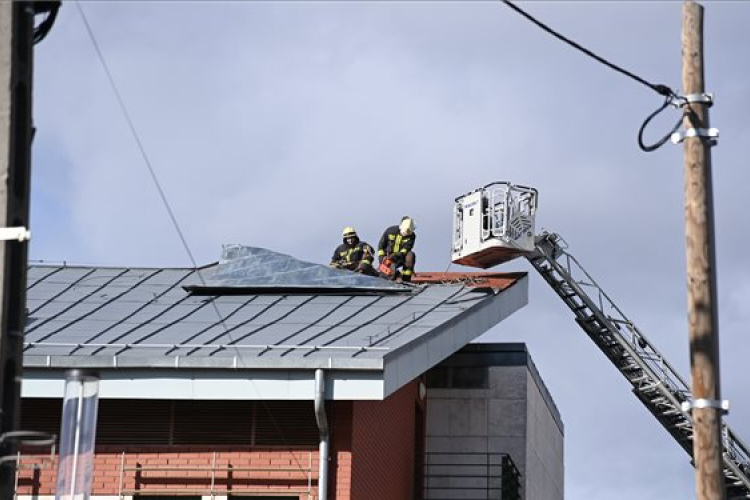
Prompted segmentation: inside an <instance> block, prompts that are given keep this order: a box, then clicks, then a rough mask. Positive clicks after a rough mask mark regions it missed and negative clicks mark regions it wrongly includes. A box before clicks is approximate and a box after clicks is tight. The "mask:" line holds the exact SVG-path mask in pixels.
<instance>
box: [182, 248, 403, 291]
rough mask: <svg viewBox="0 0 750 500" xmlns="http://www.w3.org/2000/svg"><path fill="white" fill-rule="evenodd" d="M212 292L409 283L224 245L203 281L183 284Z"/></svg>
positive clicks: (386, 287)
mask: <svg viewBox="0 0 750 500" xmlns="http://www.w3.org/2000/svg"><path fill="white" fill-rule="evenodd" d="M185 288H186V289H187V290H189V291H191V292H194V293H201V294H213V293H216V292H217V290H223V291H224V292H225V293H226V292H232V291H235V292H236V291H238V290H242V289H248V288H249V289H256V288H269V289H314V290H318V291H321V290H359V291H379V292H389V291H390V292H408V291H410V290H411V288H410V287H409V286H406V285H400V284H397V283H394V282H392V281H389V280H385V279H382V278H378V277H373V276H367V275H364V274H359V273H354V272H351V271H345V270H340V269H334V268H331V267H330V266H325V265H321V264H315V263H312V262H305V261H303V260H299V259H296V258H294V257H292V256H290V255H286V254H282V253H278V252H273V251H271V250H267V249H265V248H258V247H250V246H243V245H224V249H223V251H222V255H221V260H220V261H219V263H218V265H217V266H216V267H215V268H214V269H213V272H212V273H211V274H209V275H208V279H206V280H205V283H201V284H195V285H189V286H186V287H185Z"/></svg>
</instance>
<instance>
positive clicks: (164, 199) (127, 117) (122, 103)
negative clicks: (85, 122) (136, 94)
mask: <svg viewBox="0 0 750 500" xmlns="http://www.w3.org/2000/svg"><path fill="white" fill-rule="evenodd" d="M75 3H76V6H77V7H78V12H80V14H81V18H82V19H83V23H84V24H85V26H86V31H88V34H89V38H90V39H91V42H92V44H93V45H94V49H95V50H96V53H97V55H98V57H99V61H100V62H101V64H102V67H103V68H104V72H105V73H106V74H107V79H108V80H109V84H110V86H111V87H112V90H113V91H114V93H115V97H117V102H118V103H119V105H120V109H121V110H122V113H123V115H124V116H125V120H126V121H127V123H128V126H129V127H130V132H131V133H132V134H133V137H134V138H135V142H136V144H137V145H138V149H139V150H140V152H141V156H142V157H143V161H144V163H145V164H146V166H147V167H148V171H149V173H150V174H151V179H152V180H153V181H154V184H155V185H156V189H157V190H158V191H159V196H160V197H161V200H162V202H163V204H164V207H165V208H166V210H167V212H168V213H169V218H170V219H171V221H172V225H173V226H174V227H175V230H176V231H177V234H178V235H179V237H180V241H181V242H182V246H183V247H184V249H185V252H186V253H187V255H188V257H189V258H190V262H191V263H192V264H193V269H194V270H195V272H196V274H197V275H198V278H199V279H200V281H201V283H202V284H203V285H205V284H206V282H205V279H204V278H203V275H202V274H201V271H200V269H198V264H197V263H196V260H195V257H194V256H193V252H192V251H191V250H190V246H189V245H188V243H187V240H186V239H185V236H184V234H183V232H182V230H181V229H180V225H179V224H178V223H177V217H176V216H175V214H174V211H173V210H172V207H171V206H170V204H169V200H167V196H166V194H165V193H164V190H163V189H162V187H161V184H160V183H159V179H158V178H157V177H156V172H155V170H154V167H153V165H152V164H151V160H149V157H148V154H146V148H145V147H144V146H143V142H142V141H141V138H140V135H139V134H138V130H137V129H136V128H135V124H134V122H133V120H132V118H131V117H130V113H129V112H128V108H127V106H125V101H124V100H123V98H122V95H121V94H120V91H119V89H118V88H117V85H116V84H115V80H114V78H113V77H112V72H111V71H110V70H109V66H108V65H107V62H106V60H105V59H104V54H103V53H102V51H101V49H100V48H99V43H98V42H97V39H96V36H95V35H94V31H93V30H92V29H91V25H90V24H89V21H88V18H87V17H86V13H85V12H84V10H83V8H82V7H81V3H80V1H76V2H75ZM210 303H211V305H212V306H213V309H214V311H215V312H216V315H217V316H218V318H219V322H220V323H221V326H222V327H223V329H224V334H225V335H226V336H227V338H228V339H229V340H230V343H234V339H233V338H232V335H231V333H230V331H229V328H228V327H227V325H226V322H225V321H224V316H222V314H221V312H220V311H219V307H218V306H217V305H216V301H215V300H213V299H211V300H210ZM234 347H235V351H236V353H237V357H238V358H239V360H240V361H241V362H243V363H244V361H245V360H244V357H243V355H242V352H241V351H240V349H239V348H238V347H237V346H234ZM250 381H251V383H252V384H253V386H255V382H254V381H253V380H252V379H250ZM256 392H258V393H260V391H258V389H257V387H256ZM261 404H262V405H263V407H264V408H265V409H266V411H267V412H268V414H269V416H270V417H271V423H272V424H273V425H274V427H275V428H276V431H277V432H278V433H279V435H280V436H281V440H282V441H283V442H284V444H285V445H286V446H287V448H289V451H290V452H292V453H291V455H292V458H293V460H294V461H295V463H296V464H297V467H298V468H299V469H300V471H304V469H303V467H302V464H300V462H299V460H298V459H297V456H296V455H295V454H294V453H293V450H292V447H291V445H290V444H289V442H288V440H287V438H286V436H285V435H284V433H283V431H282V429H281V427H280V426H279V424H278V422H276V419H275V418H274V416H273V414H272V413H271V412H270V410H269V409H268V406H267V404H266V402H265V401H264V400H261Z"/></svg>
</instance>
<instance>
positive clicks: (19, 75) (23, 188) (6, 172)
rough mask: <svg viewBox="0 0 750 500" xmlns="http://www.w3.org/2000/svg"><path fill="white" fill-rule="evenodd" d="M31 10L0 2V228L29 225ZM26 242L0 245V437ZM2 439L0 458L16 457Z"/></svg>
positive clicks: (16, 397) (22, 294) (8, 469)
mask: <svg viewBox="0 0 750 500" xmlns="http://www.w3.org/2000/svg"><path fill="white" fill-rule="evenodd" d="M33 29H34V6H33V4H32V3H30V2H0V227H24V228H27V227H28V215H29V180H30V170H31V135H32V133H31V90H32V79H31V75H32V65H33ZM26 255H27V243H26V242H25V241H24V242H20V241H0V410H1V411H2V413H1V414H0V434H5V433H7V432H11V431H14V430H17V429H18V417H19V411H18V410H19V402H20V395H21V365H22V362H21V360H22V347H23V326H24V323H25V321H26V313H25V311H26V267H27V260H26ZM16 448H17V446H16V443H15V442H14V440H6V441H5V442H4V443H3V444H2V445H1V446H0V456H7V455H15V453H16ZM14 469H15V467H14V466H12V465H10V464H6V465H5V466H3V467H0V498H12V497H13V489H14V485H13V478H14V473H15V470H14Z"/></svg>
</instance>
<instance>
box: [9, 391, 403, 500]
mask: <svg viewBox="0 0 750 500" xmlns="http://www.w3.org/2000/svg"><path fill="white" fill-rule="evenodd" d="M417 388H418V385H417V382H414V383H411V384H408V385H407V386H405V387H403V388H401V389H400V390H399V391H397V392H396V393H394V394H392V395H391V396H390V397H388V398H387V399H386V400H384V401H335V402H332V403H329V404H327V406H326V411H327V416H328V421H329V427H330V432H331V451H330V462H329V480H328V491H329V499H333V500H350V499H353V498H354V499H357V500H360V499H361V500H368V499H378V500H380V499H384V498H387V499H389V500H391V499H392V500H399V499H405V500H406V499H409V500H411V499H412V498H413V497H412V496H411V495H412V489H413V483H414V471H415V468H414V464H415V457H414V443H415V413H416V412H415V407H416V404H417V399H418V398H417ZM32 403H33V402H32ZM52 403H53V402H50V401H45V402H40V403H39V405H38V406H39V407H38V408H37V407H36V406H35V405H34V404H27V410H28V412H33V411H39V410H41V409H42V408H47V409H48V407H49V406H50V405H51V404H52ZM136 403H137V402H136ZM136 403H134V404H136ZM240 407H241V406H240V405H238V408H240ZM233 408H234V407H233V406H228V407H222V409H223V410H224V411H230V412H231V411H239V409H234V410H233ZM242 408H244V407H242ZM277 409H278V408H277ZM139 411H141V410H139ZM293 413H294V415H293V419H292V421H293V423H292V422H289V423H287V424H286V425H287V426H293V425H295V424H294V423H296V424H299V422H300V419H299V415H298V412H293ZM104 414H105V415H106V414H107V412H104ZM110 415H112V416H111V417H108V418H109V419H108V420H107V421H106V422H102V420H101V418H102V413H100V422H99V424H100V429H105V428H113V427H117V426H118V425H120V426H121V428H122V432H123V434H128V431H127V427H128V425H129V422H127V421H115V420H114V414H113V413H112V414H110ZM45 418H47V417H45ZM242 418H245V417H244V416H243V417H242ZM209 421H210V420H209V419H208V417H204V420H203V423H204V424H207V423H208V422H209ZM230 421H231V419H226V418H225V420H222V422H225V425H230V424H229V423H228V422H230ZM36 422H37V423H35V424H34V423H30V425H31V427H29V428H36V427H39V426H40V425H42V424H41V421H39V420H37V421H36ZM277 423H282V424H283V423H284V417H283V416H282V415H279V417H278V419H277ZM46 425H48V426H50V428H52V427H54V426H58V427H59V418H58V419H57V422H56V423H55V422H46ZM139 425H147V423H145V422H140V423H139ZM267 425H268V424H267ZM215 427H216V424H215V423H214V424H213V425H212V426H211V428H212V429H213V428H215ZM285 429H286V431H285ZM295 430H296V432H297V433H298V434H299V429H298V428H297V429H295ZM223 431H224V432H226V429H223ZM108 432H109V431H108ZM139 432H140V431H139ZM221 432H222V430H216V431H215V432H212V431H211V430H210V429H209V430H208V431H206V430H202V429H195V434H196V436H197V437H196V436H193V437H192V438H191V439H200V436H208V438H211V437H212V436H213V437H215V436H216V435H217V434H220V433H221ZM258 432H260V430H259V431H258ZM281 432H282V433H284V434H287V435H288V436H290V435H293V434H294V431H293V430H292V429H291V427H290V428H286V427H282V429H281ZM130 433H135V434H134V435H140V434H139V433H136V432H135V431H134V430H131V431H130ZM106 435H107V436H110V439H111V438H112V434H106ZM230 435H231V434H230V433H227V436H230ZM208 438H207V439H208ZM25 451H31V450H25ZM34 464H37V465H41V466H39V467H35V466H34ZM153 468H157V469H159V470H149V469H153ZM56 469H57V463H56V461H55V460H51V459H50V457H49V455H41V454H36V455H34V454H26V453H24V458H23V459H22V461H21V468H20V470H19V481H18V489H17V492H18V494H19V495H22V496H25V495H30V496H44V495H54V492H55V486H56V484H55V480H56ZM138 469H140V470H138ZM93 470H94V472H93V481H92V494H93V495H95V496H112V495H119V493H120V492H121V490H123V492H124V494H125V495H126V496H127V495H131V494H133V493H136V492H141V493H144V494H168V493H169V492H174V493H175V494H178V495H190V494H192V495H203V496H206V495H208V494H209V489H210V486H211V484H212V482H213V483H214V484H215V485H216V487H217V488H216V489H217V491H218V495H219V496H223V495H226V494H227V492H228V493H230V494H231V493H232V492H234V493H235V494H241V493H243V492H244V493H250V492H252V493H255V494H262V493H263V492H268V493H269V494H270V493H273V494H275V495H278V494H285V496H286V494H288V495H289V496H296V495H298V496H299V498H301V499H307V498H308V495H307V492H308V490H309V491H311V492H312V497H313V498H317V495H318V489H317V478H318V472H319V463H318V447H317V446H310V445H309V444H306V445H305V446H301V447H300V446H295V445H294V444H292V443H290V444H289V445H286V446H269V447H257V446H249V445H246V444H234V445H232V444H229V442H228V441H227V439H226V438H222V440H219V441H214V442H213V443H212V444H205V445H198V444H194V445H146V444H141V445H138V444H135V443H133V444H129V445H101V444H99V445H97V447H96V453H95V459H94V469H93ZM308 485H310V486H309V488H308Z"/></svg>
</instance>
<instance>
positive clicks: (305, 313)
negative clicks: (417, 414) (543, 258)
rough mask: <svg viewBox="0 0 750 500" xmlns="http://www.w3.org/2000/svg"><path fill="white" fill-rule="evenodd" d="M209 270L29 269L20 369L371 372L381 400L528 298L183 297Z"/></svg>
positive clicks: (413, 291)
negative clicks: (380, 382) (23, 343)
mask: <svg viewBox="0 0 750 500" xmlns="http://www.w3.org/2000/svg"><path fill="white" fill-rule="evenodd" d="M210 271H211V269H210V268H203V269H201V270H198V271H196V270H195V269H187V268H167V269H164V268H117V267H87V266H52V265H32V266H30V268H29V271H28V295H27V307H28V322H27V326H26V332H25V348H24V367H25V370H26V372H29V370H31V372H34V371H36V372H39V371H40V370H41V371H50V370H60V369H63V368H69V367H90V368H96V369H100V370H115V369H116V370H119V371H121V372H122V371H123V370H126V369H127V370H131V371H132V370H135V371H136V372H138V373H144V372H145V371H148V370H151V371H153V370H159V369H169V370H172V371H174V370H175V369H178V370H180V369H181V370H205V369H214V370H227V369H232V370H243V369H254V370H271V371H279V370H287V371H289V370H309V369H314V368H325V369H328V370H339V371H348V372H351V371H374V372H378V374H377V378H378V379H379V380H381V381H382V382H383V387H382V395H387V394H389V393H390V392H392V391H393V390H395V389H397V388H398V387H400V386H401V385H402V384H404V383H406V382H408V381H409V380H412V379H413V378H414V377H416V376H418V375H419V374H421V373H423V372H424V371H426V370H427V369H429V368H430V367H431V366H434V365H435V364H437V363H439V362H440V361H442V360H443V359H445V358H446V357H447V356H449V355H450V354H452V353H453V352H455V351H456V350H458V349H460V348H461V347H462V346H463V345H465V344H467V343H468V342H470V341H471V340H473V339H474V338H476V337H478V336H479V335H481V334H482V333H484V332H485V331H486V330H487V329H489V328H491V327H492V326H494V325H495V324H497V323H498V322H499V321H501V320H502V319H504V318H505V317H506V316H508V315H509V314H511V313H512V312H514V311H515V310H517V309H519V308H520V307H523V306H524V305H525V304H526V301H527V283H526V280H527V278H526V275H525V274H523V273H516V274H513V275H505V278H504V279H505V281H504V282H503V283H502V285H499V281H494V282H493V284H494V285H495V286H490V285H487V287H482V286H480V287H477V284H478V283H477V280H476V278H472V279H470V280H468V283H462V282H461V281H460V280H459V279H457V277H455V276H452V277H451V279H450V280H448V281H447V282H446V283H445V284H443V283H440V282H438V281H435V280H433V282H432V284H421V285H415V286H413V287H410V288H409V289H408V290H407V291H405V292H402V293H394V292H382V293H374V292H373V293H371V294H370V295H360V294H357V293H351V292H350V291H346V290H342V291H340V292H336V293H316V292H314V291H309V290H307V291H306V290H291V289H289V288H283V287H282V288H276V289H274V288H266V289H265V290H264V291H263V293H250V292H248V293H247V294H239V295H238V294H231V295H210V296H207V295H194V294H191V293H188V292H186V291H185V289H183V287H186V286H187V287H190V286H192V285H200V284H202V280H201V279H200V277H199V276H198V274H197V273H198V272H203V273H205V272H210ZM495 276H498V275H495ZM428 281H429V280H428ZM479 284H480V285H481V283H479ZM31 372H29V373H31ZM32 375H33V373H32ZM32 378H33V377H32Z"/></svg>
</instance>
